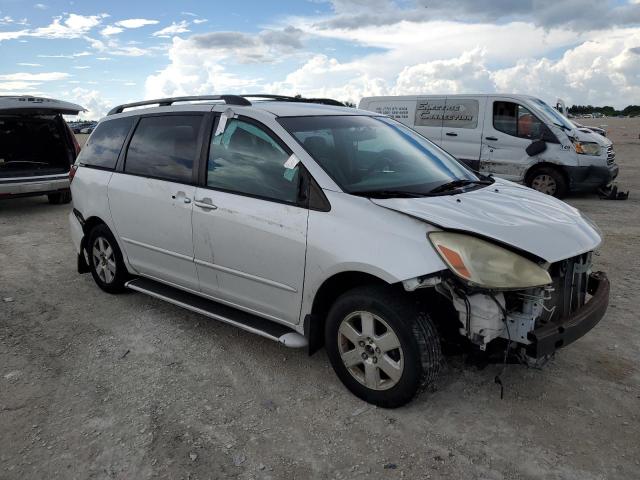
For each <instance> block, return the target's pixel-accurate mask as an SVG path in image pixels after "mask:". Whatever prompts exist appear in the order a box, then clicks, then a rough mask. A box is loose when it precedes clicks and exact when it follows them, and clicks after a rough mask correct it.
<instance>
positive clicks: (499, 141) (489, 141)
mask: <svg viewBox="0 0 640 480" xmlns="http://www.w3.org/2000/svg"><path fill="white" fill-rule="evenodd" d="M359 108H360V109H363V110H369V111H372V112H376V113H380V114H384V115H388V116H390V117H392V118H394V119H396V120H398V121H400V122H402V123H404V124H405V125H407V126H408V127H410V128H412V129H414V130H416V131H417V132H418V133H420V134H422V135H424V136H425V137H427V138H428V139H429V140H431V141H432V142H433V143H435V144H436V145H438V146H440V147H441V148H442V149H443V150H445V151H447V152H448V153H450V154H451V155H453V156H454V157H456V158H457V159H458V160H460V161H461V162H464V163H466V164H467V165H468V166H469V167H471V168H472V169H473V170H476V171H479V172H481V173H484V174H494V175H496V176H499V177H502V178H505V179H507V180H511V181H514V182H519V183H524V184H525V185H527V186H529V187H531V188H534V189H536V190H538V191H541V192H543V193H547V194H549V195H554V196H556V197H562V196H564V195H565V194H566V193H568V192H569V191H573V192H576V191H593V190H597V189H598V188H601V187H605V186H606V185H608V184H610V183H611V182H612V181H613V180H614V179H615V178H616V177H617V175H618V166H617V165H616V163H615V153H614V151H613V145H612V143H611V141H610V140H609V139H607V138H605V137H602V136H601V135H596V134H593V133H590V132H585V131H583V130H580V129H578V127H576V125H574V124H573V123H572V122H571V121H570V120H569V119H567V118H566V117H565V116H564V115H562V114H561V113H560V112H558V111H557V110H555V109H553V108H552V107H550V106H549V105H547V104H546V103H545V102H544V101H543V100H540V99H539V98H536V97H532V96H529V95H516V94H489V95H418V96H416V95H411V96H388V97H365V98H363V99H362V100H361V101H360V105H359Z"/></svg>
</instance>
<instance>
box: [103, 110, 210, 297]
mask: <svg viewBox="0 0 640 480" xmlns="http://www.w3.org/2000/svg"><path fill="white" fill-rule="evenodd" d="M203 118H204V116H203V115H202V114H185V113H181V114H164V115H150V116H143V117H141V118H140V120H139V122H138V124H137V126H136V128H135V130H134V132H133V136H132V137H131V140H130V141H129V145H128V149H127V151H126V156H125V158H124V165H123V166H121V167H120V168H119V170H120V171H117V172H115V173H114V174H113V176H112V177H111V181H110V182H109V205H110V208H111V215H112V217H113V221H114V224H115V227H116V230H117V232H118V235H119V236H120V239H121V240H122V244H123V246H124V249H125V251H126V254H127V257H128V258H129V262H130V263H131V265H132V266H133V267H134V268H135V269H136V270H137V271H138V272H139V273H141V274H143V275H146V276H150V277H153V278H156V279H158V280H161V281H164V282H169V283H172V284H176V285H179V286H182V287H187V288H190V289H192V290H197V289H198V279H197V274H196V268H195V264H194V262H193V235H192V230H191V212H192V208H193V197H194V193H195V177H196V174H195V173H194V165H195V162H196V159H197V158H198V155H199V154H200V149H201V145H202V135H203V129H202V125H203V123H204V122H203Z"/></svg>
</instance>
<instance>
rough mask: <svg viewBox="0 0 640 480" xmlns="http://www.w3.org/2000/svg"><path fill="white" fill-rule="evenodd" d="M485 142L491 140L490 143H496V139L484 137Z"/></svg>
mask: <svg viewBox="0 0 640 480" xmlns="http://www.w3.org/2000/svg"><path fill="white" fill-rule="evenodd" d="M484 139H485V140H491V141H492V142H497V141H498V139H497V138H496V137H484Z"/></svg>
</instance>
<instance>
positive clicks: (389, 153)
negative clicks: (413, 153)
mask: <svg viewBox="0 0 640 480" xmlns="http://www.w3.org/2000/svg"><path fill="white" fill-rule="evenodd" d="M403 162H406V160H405V158H404V156H403V155H402V154H400V153H399V152H398V151H396V150H391V149H387V150H382V151H381V152H379V153H378V158H377V159H376V160H374V162H373V164H372V165H371V166H370V167H369V168H368V169H367V173H372V172H374V171H375V170H377V169H379V168H381V167H385V166H389V167H390V166H392V165H396V164H399V163H403Z"/></svg>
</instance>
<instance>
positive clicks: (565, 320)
mask: <svg viewBox="0 0 640 480" xmlns="http://www.w3.org/2000/svg"><path fill="white" fill-rule="evenodd" d="M465 260H466V258H464V255H463V254H461V256H460V262H461V263H463V264H464V261H465ZM467 263H470V262H467ZM540 266H541V267H545V270H546V271H547V272H548V275H549V277H548V278H549V280H550V281H549V282H548V283H547V284H545V285H539V286H535V287H530V288H521V289H520V288H516V289H510V288H485V287H483V286H479V285H475V284H473V282H469V281H468V279H465V278H461V276H460V275H459V274H457V272H456V270H455V269H453V268H452V269H451V272H446V273H445V274H443V275H440V276H437V277H431V278H429V279H425V281H424V282H423V283H422V284H421V285H420V287H423V286H425V287H426V286H432V287H434V288H435V291H437V292H438V293H439V294H441V295H442V296H444V297H445V298H446V299H448V300H449V302H450V304H451V305H452V306H453V308H454V309H455V312H456V313H457V318H458V320H459V326H458V327H459V328H458V332H459V333H460V335H462V336H464V337H466V338H467V339H468V340H469V341H470V342H471V343H472V344H474V345H476V346H477V347H478V348H479V349H480V350H482V351H485V350H486V349H487V346H488V344H489V343H490V342H492V341H494V340H497V341H502V342H504V343H506V344H507V346H508V348H509V352H510V353H512V354H515V355H516V356H517V357H518V358H520V360H521V361H524V362H526V363H528V364H531V365H539V364H540V363H543V362H544V361H545V360H546V359H547V358H549V357H550V356H551V355H552V354H553V353H554V352H555V351H556V350H557V349H559V348H561V347H564V346H566V345H568V344H570V343H572V342H574V341H575V340H577V339H578V338H580V337H582V336H583V335H584V334H586V333H587V332H588V331H589V330H591V329H592V328H593V327H594V326H595V325H596V324H597V323H598V322H599V321H600V320H601V319H602V317H603V316H604V314H605V312H606V310H607V306H608V301H609V281H608V279H607V277H606V275H605V274H604V273H603V272H592V253H591V252H589V253H585V254H582V255H578V256H575V257H572V258H569V259H566V260H562V261H559V262H555V263H552V264H541V265H540ZM471 268H472V267H471V266H470V267H469V269H471ZM411 286H412V285H410V284H407V283H405V288H407V287H411ZM498 339H502V340H498Z"/></svg>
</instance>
